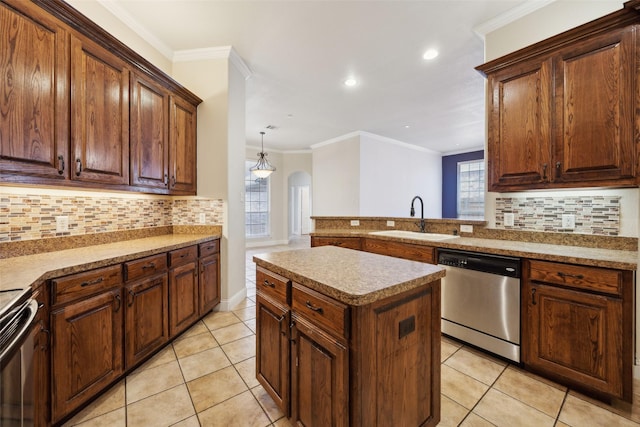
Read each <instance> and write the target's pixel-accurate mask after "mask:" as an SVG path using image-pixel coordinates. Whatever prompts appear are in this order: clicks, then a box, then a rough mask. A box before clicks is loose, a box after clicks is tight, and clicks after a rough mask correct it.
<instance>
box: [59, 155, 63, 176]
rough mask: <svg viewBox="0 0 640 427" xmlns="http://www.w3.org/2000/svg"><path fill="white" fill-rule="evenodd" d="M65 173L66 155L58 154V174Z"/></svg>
mask: <svg viewBox="0 0 640 427" xmlns="http://www.w3.org/2000/svg"><path fill="white" fill-rule="evenodd" d="M63 173H64V157H63V156H58V175H62V174H63Z"/></svg>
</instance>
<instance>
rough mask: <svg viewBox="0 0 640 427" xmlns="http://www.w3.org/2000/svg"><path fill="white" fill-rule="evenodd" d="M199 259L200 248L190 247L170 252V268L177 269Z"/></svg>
mask: <svg viewBox="0 0 640 427" xmlns="http://www.w3.org/2000/svg"><path fill="white" fill-rule="evenodd" d="M197 259H198V247H197V246H195V245H193V246H188V247H186V248H182V249H176V250H175V251H171V252H169V266H170V267H176V266H178V265H182V264H185V263H187V262H193V261H195V260H197Z"/></svg>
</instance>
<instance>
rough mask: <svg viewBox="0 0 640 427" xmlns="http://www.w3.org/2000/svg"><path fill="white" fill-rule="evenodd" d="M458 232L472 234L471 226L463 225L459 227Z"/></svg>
mask: <svg viewBox="0 0 640 427" xmlns="http://www.w3.org/2000/svg"><path fill="white" fill-rule="evenodd" d="M460 232H461V233H473V225H465V224H462V225H460Z"/></svg>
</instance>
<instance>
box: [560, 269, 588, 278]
mask: <svg viewBox="0 0 640 427" xmlns="http://www.w3.org/2000/svg"><path fill="white" fill-rule="evenodd" d="M558 276H560V277H562V278H563V279H564V278H567V277H573V278H574V279H578V280H582V279H584V275H582V274H569V273H563V272H562V271H558Z"/></svg>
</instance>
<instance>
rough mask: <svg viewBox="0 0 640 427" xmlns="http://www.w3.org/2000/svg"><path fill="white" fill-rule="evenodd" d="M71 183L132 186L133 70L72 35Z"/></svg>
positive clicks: (105, 52)
mask: <svg viewBox="0 0 640 427" xmlns="http://www.w3.org/2000/svg"><path fill="white" fill-rule="evenodd" d="M71 153H72V155H73V166H72V168H73V169H72V170H73V171H72V174H71V179H74V180H78V181H89V182H95V183H104V184H129V69H128V68H127V66H126V63H125V62H124V61H122V60H121V59H120V58H118V57H116V56H115V55H113V54H112V53H110V52H109V51H107V50H106V49H104V48H102V47H100V46H98V45H97V44H95V43H93V42H92V41H90V40H88V39H86V38H84V37H82V38H81V37H76V36H72V37H71Z"/></svg>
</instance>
